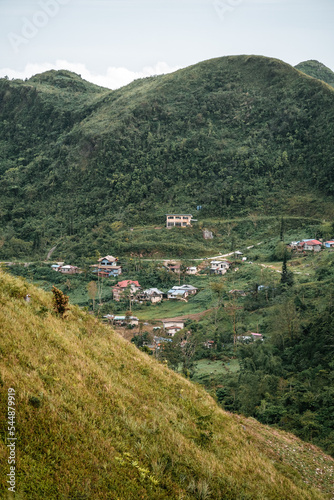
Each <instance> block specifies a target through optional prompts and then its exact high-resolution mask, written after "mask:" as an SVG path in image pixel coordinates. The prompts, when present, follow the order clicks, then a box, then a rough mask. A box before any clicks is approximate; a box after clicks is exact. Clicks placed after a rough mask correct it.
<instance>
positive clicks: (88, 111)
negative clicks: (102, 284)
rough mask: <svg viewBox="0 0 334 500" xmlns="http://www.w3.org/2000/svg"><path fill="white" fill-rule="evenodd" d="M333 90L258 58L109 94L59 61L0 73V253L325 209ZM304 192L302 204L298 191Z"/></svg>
mask: <svg viewBox="0 0 334 500" xmlns="http://www.w3.org/2000/svg"><path fill="white" fill-rule="evenodd" d="M333 118H334V91H333V90H332V89H331V88H330V87H329V86H328V85H326V84H324V83H323V82H321V81H319V80H315V79H310V78H309V77H308V76H306V75H304V74H303V73H301V72H300V71H298V70H296V69H294V68H293V67H291V66H290V65H288V64H286V63H284V62H282V61H279V60H276V59H270V58H265V57H260V56H233V57H223V58H219V59H212V60H209V61H204V62H201V63H199V64H196V65H194V66H191V67H189V68H186V69H182V70H179V71H177V72H175V73H173V74H168V75H163V76H157V77H151V78H146V79H142V80H137V81H134V82H133V83H131V84H130V85H128V86H126V87H124V88H121V89H119V90H115V91H110V90H107V89H103V88H99V87H97V86H95V85H92V84H90V83H88V82H85V81H83V80H82V79H81V78H80V77H79V76H78V75H75V74H73V73H69V72H67V71H59V72H55V71H50V72H47V73H44V74H42V75H37V76H35V77H33V78H31V79H30V80H28V81H25V82H23V81H19V80H14V81H8V80H6V79H2V80H0V138H1V139H0V200H1V201H0V224H1V228H2V232H1V235H0V245H1V248H0V252H1V253H0V258H9V257H15V256H20V255H27V254H30V255H31V254H32V253H35V254H36V253H38V252H40V253H41V255H45V253H46V249H49V248H50V247H51V246H53V245H54V244H55V243H56V242H57V241H59V239H61V238H62V239H63V240H65V239H69V240H70V242H71V245H72V246H71V248H72V250H73V253H74V254H76V255H79V254H80V253H81V254H83V253H85V252H83V250H78V249H76V245H78V244H80V243H81V242H82V241H83V239H84V240H85V241H89V239H91V240H93V239H94V238H95V236H96V233H94V231H96V228H99V236H100V237H101V238H102V239H103V237H104V236H106V235H110V234H112V231H113V228H112V223H113V222H117V221H120V222H123V224H125V225H126V226H128V227H129V226H132V225H145V224H149V223H153V224H163V223H164V214H165V213H166V211H179V210H182V211H186V212H187V213H189V212H190V213H192V212H193V211H194V210H195V208H196V206H197V205H201V206H202V207H203V209H202V212H201V214H202V215H201V216H206V217H207V216H210V217H212V216H214V217H217V216H218V217H222V216H224V217H226V216H227V217H228V216H233V215H235V214H238V215H239V216H244V215H246V214H248V213H249V212H250V211H253V212H254V211H258V212H260V213H261V214H265V215H266V214H267V215H272V214H277V213H281V212H285V213H287V214H292V215H303V216H305V215H306V216H321V217H322V218H323V217H324V216H325V215H326V214H324V212H323V210H321V209H320V208H319V200H324V199H328V200H330V201H332V199H333V198H332V195H333V190H334V178H333V171H334V170H333V162H334V156H333V131H334V126H333V123H334V119H333ZM306 200H307V201H306Z"/></svg>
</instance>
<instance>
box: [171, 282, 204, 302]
mask: <svg viewBox="0 0 334 500" xmlns="http://www.w3.org/2000/svg"><path fill="white" fill-rule="evenodd" d="M197 292H198V288H196V287H194V286H192V285H179V286H173V288H171V289H170V290H168V292H167V298H168V299H170V300H173V299H179V300H187V297H188V296H189V295H195V294H196V293H197Z"/></svg>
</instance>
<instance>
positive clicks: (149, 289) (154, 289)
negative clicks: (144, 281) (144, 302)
mask: <svg viewBox="0 0 334 500" xmlns="http://www.w3.org/2000/svg"><path fill="white" fill-rule="evenodd" d="M144 293H146V294H147V295H152V294H153V293H157V294H158V295H162V294H163V292H162V291H161V290H159V289H158V288H148V289H147V290H144Z"/></svg>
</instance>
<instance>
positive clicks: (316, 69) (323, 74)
mask: <svg viewBox="0 0 334 500" xmlns="http://www.w3.org/2000/svg"><path fill="white" fill-rule="evenodd" d="M295 68H296V69H299V71H302V72H303V73H305V74H306V75H309V76H313V78H317V79H318V80H322V81H323V82H326V83H328V84H329V85H331V86H332V87H334V72H333V71H332V70H331V69H329V68H327V66H325V65H324V64H322V63H321V62H319V61H314V60H312V59H311V60H309V61H304V62H301V63H299V64H297V66H295Z"/></svg>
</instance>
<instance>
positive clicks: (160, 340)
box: [148, 336, 173, 351]
mask: <svg viewBox="0 0 334 500" xmlns="http://www.w3.org/2000/svg"><path fill="white" fill-rule="evenodd" d="M166 342H173V339H170V338H169V339H167V338H165V337H156V336H154V337H153V346H152V347H154V349H152V350H154V351H159V350H160V349H161V348H162V344H165V343H166ZM148 347H149V348H150V346H148Z"/></svg>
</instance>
